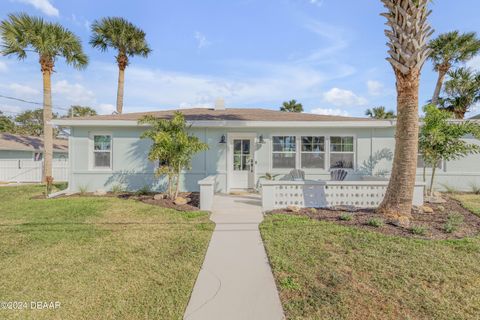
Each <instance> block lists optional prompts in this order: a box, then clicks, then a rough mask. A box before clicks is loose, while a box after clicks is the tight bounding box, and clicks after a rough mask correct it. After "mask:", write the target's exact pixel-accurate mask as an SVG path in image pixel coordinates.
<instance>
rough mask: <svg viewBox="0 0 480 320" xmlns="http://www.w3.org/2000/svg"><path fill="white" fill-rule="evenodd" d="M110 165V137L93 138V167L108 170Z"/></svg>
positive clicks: (98, 136) (97, 136) (95, 136)
mask: <svg viewBox="0 0 480 320" xmlns="http://www.w3.org/2000/svg"><path fill="white" fill-rule="evenodd" d="M111 164H112V136H111V135H94V136H93V167H94V168H102V169H108V168H111Z"/></svg>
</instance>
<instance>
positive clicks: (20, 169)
mask: <svg viewBox="0 0 480 320" xmlns="http://www.w3.org/2000/svg"><path fill="white" fill-rule="evenodd" d="M52 169H53V179H54V181H68V160H60V159H53V162H52ZM42 171H43V161H35V160H30V159H26V160H20V159H8V160H0V181H6V182H40V181H41V180H42Z"/></svg>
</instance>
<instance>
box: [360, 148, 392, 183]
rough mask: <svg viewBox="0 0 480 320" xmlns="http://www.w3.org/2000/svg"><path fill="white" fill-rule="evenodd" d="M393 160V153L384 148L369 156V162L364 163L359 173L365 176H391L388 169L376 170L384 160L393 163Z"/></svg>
mask: <svg viewBox="0 0 480 320" xmlns="http://www.w3.org/2000/svg"><path fill="white" fill-rule="evenodd" d="M392 159H393V153H392V151H391V150H390V149H388V148H383V149H382V150H379V151H377V152H375V153H374V154H373V155H371V156H369V157H368V160H365V161H363V163H362V165H361V166H360V168H359V169H358V171H357V172H358V173H359V174H361V175H364V176H377V177H384V176H386V175H387V174H389V172H390V171H389V170H387V169H380V170H375V167H376V166H377V165H378V163H379V162H380V161H382V160H387V161H392Z"/></svg>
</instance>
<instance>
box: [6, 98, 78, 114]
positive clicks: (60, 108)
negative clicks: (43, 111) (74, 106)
mask: <svg viewBox="0 0 480 320" xmlns="http://www.w3.org/2000/svg"><path fill="white" fill-rule="evenodd" d="M0 98H4V99H8V100H14V101H19V102H23V103H30V104H34V105H37V106H43V103H41V102H36V101H28V100H25V99H21V98H16V97H10V96H5V95H3V94H0ZM52 109H58V110H64V111H69V110H70V109H69V108H65V107H58V106H54V105H52Z"/></svg>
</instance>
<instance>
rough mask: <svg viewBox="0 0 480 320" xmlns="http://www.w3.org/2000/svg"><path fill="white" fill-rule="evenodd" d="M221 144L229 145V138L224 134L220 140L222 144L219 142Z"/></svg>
mask: <svg viewBox="0 0 480 320" xmlns="http://www.w3.org/2000/svg"><path fill="white" fill-rule="evenodd" d="M219 143H222V144H225V143H227V138H226V137H225V135H224V134H222V137H221V138H220V142H219Z"/></svg>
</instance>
